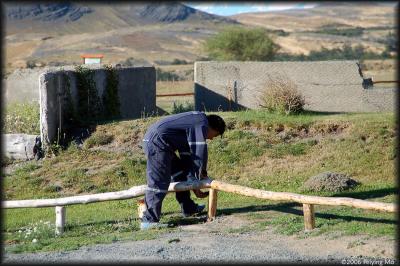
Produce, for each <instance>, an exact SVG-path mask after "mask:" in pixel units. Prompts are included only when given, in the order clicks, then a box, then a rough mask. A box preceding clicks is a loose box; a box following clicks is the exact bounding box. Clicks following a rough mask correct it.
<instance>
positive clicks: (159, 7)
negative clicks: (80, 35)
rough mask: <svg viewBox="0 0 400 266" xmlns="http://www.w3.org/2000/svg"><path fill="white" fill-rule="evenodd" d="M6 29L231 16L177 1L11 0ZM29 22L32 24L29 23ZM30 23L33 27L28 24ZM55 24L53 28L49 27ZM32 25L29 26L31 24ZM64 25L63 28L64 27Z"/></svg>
mask: <svg viewBox="0 0 400 266" xmlns="http://www.w3.org/2000/svg"><path fill="white" fill-rule="evenodd" d="M5 13H6V23H7V28H6V31H7V32H8V33H14V32H21V31H25V30H27V29H29V30H30V32H32V30H33V31H34V32H43V31H47V32H48V31H50V32H52V31H57V30H59V29H61V28H62V29H63V30H66V29H68V28H71V29H70V30H69V31H67V32H71V30H72V31H73V32H92V31H103V30H112V29H118V28H120V27H129V26H142V25H146V24H152V23H174V22H183V21H186V22H195V21H197V22H200V21H211V22H226V23H237V22H236V21H235V20H233V19H231V18H225V17H221V16H217V15H212V14H208V13H205V12H202V11H199V10H197V9H194V8H191V7H189V6H186V5H183V4H180V3H177V2H161V3H156V2H151V3H123V2H122V3H118V4H115V3H113V4H108V3H90V2H89V3H71V2H66V3H45V4H30V3H24V4H22V5H21V4H20V3H15V2H12V3H7V4H5ZM28 23H29V24H28ZM28 25H29V26H28ZM49 25H51V28H49V27H46V26H49ZM27 26H28V27H27ZM60 27H61V28H60Z"/></svg>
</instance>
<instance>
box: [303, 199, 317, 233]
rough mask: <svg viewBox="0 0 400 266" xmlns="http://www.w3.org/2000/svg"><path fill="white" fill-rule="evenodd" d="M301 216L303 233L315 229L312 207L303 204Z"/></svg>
mask: <svg viewBox="0 0 400 266" xmlns="http://www.w3.org/2000/svg"><path fill="white" fill-rule="evenodd" d="M303 215H304V229H305V231H311V230H313V229H314V228H315V214H314V205H312V204H303Z"/></svg>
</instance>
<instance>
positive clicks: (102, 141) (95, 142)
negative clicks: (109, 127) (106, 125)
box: [83, 132, 114, 149]
mask: <svg viewBox="0 0 400 266" xmlns="http://www.w3.org/2000/svg"><path fill="white" fill-rule="evenodd" d="M113 140H114V136H112V135H108V134H106V133H103V132H95V133H94V134H93V135H92V136H90V137H89V138H88V139H86V140H85V142H84V143H83V148H85V149H90V148H92V147H96V146H101V145H106V144H109V143H111V142H112V141H113Z"/></svg>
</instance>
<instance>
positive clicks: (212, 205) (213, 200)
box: [207, 189, 217, 221]
mask: <svg viewBox="0 0 400 266" xmlns="http://www.w3.org/2000/svg"><path fill="white" fill-rule="evenodd" d="M216 214H217V190H216V189H210V191H209V195H208V218H207V221H213V220H214V219H215V216H216Z"/></svg>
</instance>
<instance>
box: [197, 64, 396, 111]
mask: <svg viewBox="0 0 400 266" xmlns="http://www.w3.org/2000/svg"><path fill="white" fill-rule="evenodd" d="M277 78H280V79H287V80H290V81H291V82H293V83H295V84H296V85H297V88H298V90H299V91H300V92H301V93H302V94H303V95H304V96H305V100H306V105H305V109H307V110H312V111H320V112H385V111H393V110H395V91H396V90H395V88H393V89H383V88H382V89H376V88H373V89H364V88H363V86H362V83H363V76H362V72H361V69H360V68H359V65H358V62H357V61H317V62H315V61H313V62H235V61H224V62H216V61H208V62H195V66H194V83H195V84H194V91H195V109H196V110H202V111H216V110H222V111H227V110H239V109H243V108H244V109H246V108H250V109H256V108H260V104H262V102H261V95H262V94H263V92H264V91H265V90H267V89H268V84H269V82H271V81H272V80H274V79H277Z"/></svg>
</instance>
